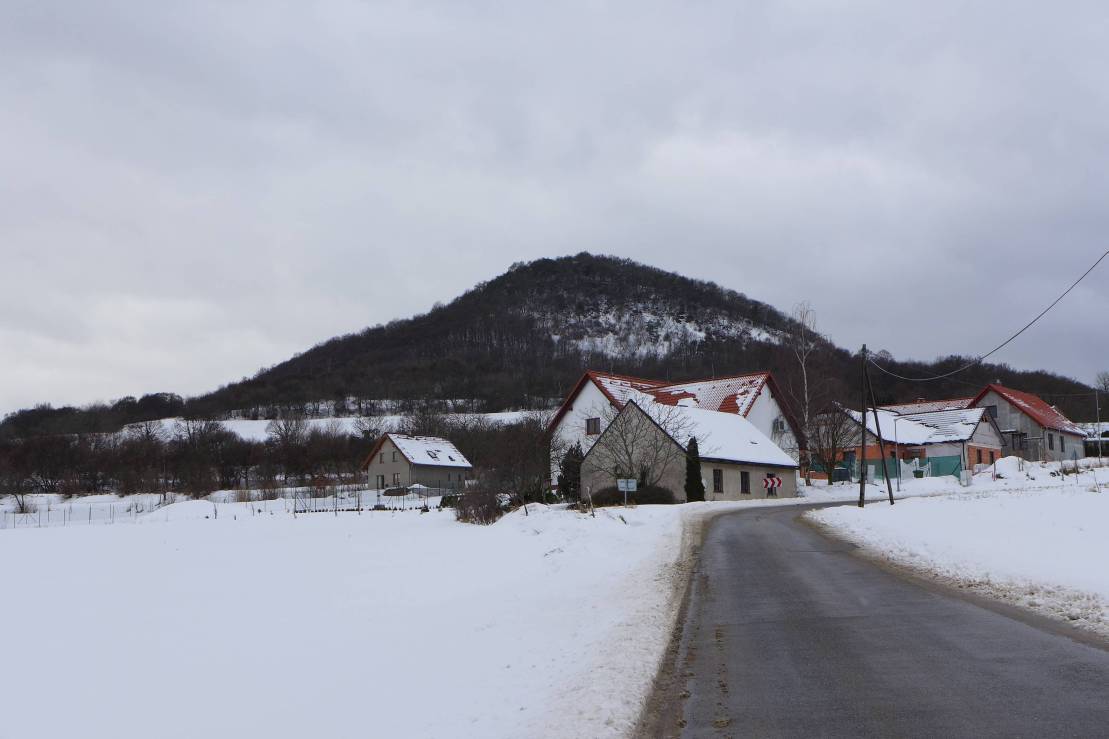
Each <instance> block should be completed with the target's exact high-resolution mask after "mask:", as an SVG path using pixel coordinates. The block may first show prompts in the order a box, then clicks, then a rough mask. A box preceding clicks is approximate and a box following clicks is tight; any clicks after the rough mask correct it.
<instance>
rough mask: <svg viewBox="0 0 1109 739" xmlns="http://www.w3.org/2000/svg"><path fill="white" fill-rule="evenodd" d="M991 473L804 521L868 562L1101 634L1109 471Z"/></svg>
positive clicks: (1009, 466)
mask: <svg viewBox="0 0 1109 739" xmlns="http://www.w3.org/2000/svg"><path fill="white" fill-rule="evenodd" d="M1087 463H1088V462H1087ZM998 468H999V470H1001V471H1002V473H1003V474H1005V475H1006V477H1005V478H1004V479H1000V480H997V481H993V480H989V479H987V480H984V481H983V480H979V481H976V485H975V486H974V487H973V488H971V489H969V490H966V491H964V492H960V493H957V494H954V495H947V496H943V497H935V498H923V499H918V500H907V501H904V502H902V503H899V504H898V505H895V506H892V507H891V506H868V507H867V508H865V509H859V508H855V507H842V508H834V509H828V510H822V511H814V512H811V513H809V514H807V515H808V516H809V517H810V518H811V519H812V520H814V521H816V522H818V523H820V524H822V525H824V526H826V527H828V528H829V529H830V530H831V531H832V532H833V533H835V534H837V535H840V536H843V537H845V538H847V539H849V540H851V541H853V542H855V543H857V544H859V545H861V546H862V547H863V548H864V550H866V551H867V552H868V553H870V554H872V555H875V556H880V557H885V558H888V559H890V560H892V561H894V562H896V563H898V564H901V565H905V566H908V567H911V568H913V569H914V570H917V571H919V572H922V573H924V574H927V575H929V576H932V577H935V578H938V579H941V580H943V581H946V582H950V583H953V584H956V585H958V586H960V587H967V588H970V589H972V590H974V591H976V592H979V593H981V594H984V595H988V596H990V597H994V598H1000V599H1003V600H1006V601H1008V602H1011V603H1014V604H1016V605H1020V606H1022V607H1025V608H1029V609H1032V610H1034V611H1037V612H1039V613H1042V614H1044V615H1048V616H1051V617H1053V618H1058V619H1062V620H1066V621H1069V622H1071V623H1073V624H1074V625H1076V626H1081V627H1083V628H1087V629H1090V630H1093V631H1096V632H1099V633H1101V634H1103V635H1105V636H1109V568H1107V567H1106V566H1105V563H1106V562H1109V468H1100V469H1088V470H1087V471H1085V472H1082V473H1081V474H1079V475H1068V476H1065V477H1058V476H1052V475H1051V474H1050V473H1051V471H1052V470H1054V469H1056V468H1057V466H1050V465H1048V466H1040V465H1025V469H1024V470H1019V469H1017V464H1016V460H1015V459H1012V458H1010V459H1006V460H1002V461H1001V462H999V463H998ZM1095 475H1096V478H1095ZM1099 491H1100V492H1099Z"/></svg>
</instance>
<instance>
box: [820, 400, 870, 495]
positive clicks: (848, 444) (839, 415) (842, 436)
mask: <svg viewBox="0 0 1109 739" xmlns="http://www.w3.org/2000/svg"><path fill="white" fill-rule="evenodd" d="M858 429H859V426H858V424H857V423H856V422H855V421H854V420H853V419H852V418H851V417H850V416H848V415H847V413H845V412H844V410H843V409H842V408H840V407H839V406H838V405H835V404H832V405H829V406H828V407H826V408H824V409H823V411H822V412H821V413H816V414H814V415H813V417H812V424H811V431H810V434H809V455H810V457H811V458H813V459H815V460H816V461H817V462H818V463H819V464H820V466H821V467H822V468H823V469H824V471H825V472H826V473H827V474H828V482H829V483H831V482H832V481H833V479H834V475H835V469H836V464H837V463H838V462H839V461H840V458H841V457H842V456H843V453H844V452H845V451H846V450H847V449H848V448H854V446H855V444H856V443H857V442H858V437H859V431H858Z"/></svg>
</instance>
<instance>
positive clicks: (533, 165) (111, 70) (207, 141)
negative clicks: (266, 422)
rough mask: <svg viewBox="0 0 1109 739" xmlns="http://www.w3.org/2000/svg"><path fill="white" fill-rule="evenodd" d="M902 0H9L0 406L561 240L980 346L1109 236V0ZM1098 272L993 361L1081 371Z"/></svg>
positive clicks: (345, 317)
mask: <svg viewBox="0 0 1109 739" xmlns="http://www.w3.org/2000/svg"><path fill="white" fill-rule="evenodd" d="M904 5H905V4H903V3H889V2H882V1H875V2H777V3H766V2H735V1H734V0H732V1H730V2H691V1H689V0H686V1H684V2H673V3H668V2H662V3H660V2H650V1H649V0H637V1H636V2H633V3H619V2H610V3H605V2H584V3H571V2H564V3H534V4H533V3H523V2H519V3H492V2H490V3H481V2H479V3H467V2H461V1H460V0H451V1H449V2H443V3H418V2H406V3H396V4H391V3H372V2H371V3H361V2H320V3H300V2H290V3H276V2H257V3H253V2H236V3H229V2H212V3H204V2H188V3H151V2H142V1H139V0H136V1H135V2H113V1H111V0H101V1H100V2H97V3H74V2H56V1H50V0H0V14H2V17H0V68H2V69H3V70H4V72H3V74H0V99H2V100H3V103H2V104H0V134H2V136H0V169H2V171H3V173H4V174H3V176H2V177H0V257H2V258H0V280H2V283H0V288H2V289H0V412H3V411H11V410H14V409H16V408H18V407H22V406H27V405H30V404H33V403H38V402H52V403H54V404H60V403H86V402H90V401H94V400H106V399H112V398H116V397H119V396H121V395H126V394H134V395H139V394H141V393H145V392H151V391H159V390H169V391H175V392H180V393H182V394H195V393H199V392H203V391H207V390H210V389H214V388H215V387H216V386H218V385H220V384H222V383H224V382H228V381H231V380H235V379H238V378H240V377H242V376H244V375H249V374H253V372H254V371H255V370H256V369H257V368H258V367H260V366H263V365H270V364H274V363H276V362H279V361H281V360H283V359H285V358H287V357H288V356H289V355H291V354H292V353H294V352H296V351H300V350H303V349H306V348H307V347H309V346H310V345H312V344H314V343H316V342H318V341H320V340H323V339H326V338H329V337H331V336H333V335H336V334H340V333H345V332H349V331H352V330H357V329H360V328H362V327H364V326H367V325H371V324H375V323H378V322H382V321H387V320H389V319H392V318H396V317H405V316H408V315H411V314H412V313H415V312H419V311H424V310H426V309H427V308H429V307H430V306H431V305H432V304H433V303H435V302H437V301H443V302H446V301H447V300H449V299H451V298H453V297H455V296H457V295H458V294H460V293H462V292H463V291H465V290H466V289H467V288H469V287H471V286H472V285H473V284H474V283H475V282H477V281H479V280H484V279H489V278H491V277H493V276H495V275H497V274H499V273H500V272H502V271H504V269H505V268H506V267H507V266H508V265H509V264H511V263H512V262H515V261H518V260H527V259H533V258H538V257H543V256H557V255H563V254H572V253H576V252H578V251H582V250H587V251H592V252H595V253H609V254H616V255H620V256H626V257H630V258H633V259H636V260H639V261H642V262H645V263H648V264H652V265H655V266H658V267H662V268H664V269H668V270H673V271H676V272H680V273H682V274H685V275H688V276H691V277H699V278H706V279H711V280H714V281H716V282H719V283H720V284H722V285H724V286H727V287H730V288H734V289H736V290H739V291H741V292H744V293H746V294H748V295H750V296H752V297H755V298H758V299H761V300H764V301H766V302H768V303H771V304H773V305H775V306H777V307H779V308H781V309H783V310H788V309H789V308H790V306H792V305H793V304H794V303H795V302H797V301H799V300H802V299H807V300H809V301H811V302H812V303H813V305H814V306H815V308H816V310H817V314H818V319H819V322H820V326H821V328H822V329H823V330H824V331H825V332H826V333H828V334H829V335H830V336H831V337H832V338H833V339H834V340H836V341H837V342H838V343H840V344H841V345H844V346H847V347H851V348H855V347H857V346H858V345H859V344H861V343H862V342H864V341H865V342H866V343H868V344H869V345H870V346H871V347H872V348H875V349H888V350H889V351H891V352H893V353H894V354H896V355H898V356H900V357H922V358H932V357H935V356H937V355H940V354H949V353H962V354H975V353H980V352H982V351H984V350H985V349H988V348H990V347H992V346H993V345H994V344H996V343H997V342H998V341H1000V340H1001V339H1002V338H1004V337H1005V336H1007V335H1008V334H1009V333H1011V332H1012V331H1013V330H1015V329H1016V328H1018V327H1019V326H1020V325H1023V324H1024V323H1025V322H1026V321H1027V320H1029V319H1030V318H1032V317H1033V316H1034V315H1035V314H1036V313H1038V312H1039V310H1041V309H1042V307H1043V306H1044V305H1046V304H1047V303H1048V302H1050V301H1051V300H1052V299H1053V298H1054V297H1055V295H1057V294H1058V293H1059V292H1060V291H1061V290H1062V289H1063V288H1065V287H1066V286H1067V285H1069V284H1070V282H1072V281H1073V280H1074V279H1075V278H1076V277H1077V276H1078V275H1079V274H1080V273H1081V272H1082V271H1083V270H1085V269H1086V267H1088V266H1089V264H1090V263H1091V262H1092V261H1093V260H1094V259H1096V257H1097V255H1099V254H1101V253H1102V252H1103V251H1104V250H1105V249H1106V248H1107V246H1106V245H1107V243H1109V239H1107V238H1106V234H1109V207H1107V206H1106V196H1107V193H1109V181H1107V180H1109V85H1107V84H1106V76H1105V75H1106V69H1109V11H1107V10H1106V9H1105V6H1104V4H1103V3H1097V2H1090V3H1063V4H1050V3H1032V2H1027V3H1025V2H1012V1H1011V0H1010V1H1008V2H977V3H965V2H957V3H955V2H942V1H933V2H929V3H917V4H916V5H918V6H920V7H918V8H917V9H915V10H907V9H906V8H905V7H904ZM1107 261H1109V260H1107ZM863 273H865V275H866V279H865V284H864V281H863V279H862V278H861V275H862V274H863ZM1107 288H1109V264H1105V263H1103V265H1102V267H1101V268H1100V269H1099V270H1098V271H1097V272H1095V273H1093V274H1092V275H1091V276H1090V277H1089V278H1088V279H1087V281H1086V282H1085V283H1083V285H1082V286H1080V288H1079V289H1077V290H1076V291H1075V292H1073V293H1072V294H1071V295H1070V296H1069V297H1068V298H1067V299H1066V300H1065V301H1064V302H1063V303H1062V304H1061V305H1060V306H1059V308H1057V309H1056V310H1055V311H1054V312H1052V313H1051V314H1049V316H1048V317H1047V318H1045V319H1044V320H1043V321H1042V322H1041V323H1040V324H1038V325H1037V326H1036V327H1035V328H1034V329H1033V330H1032V331H1030V332H1029V333H1028V334H1026V335H1025V336H1024V337H1022V338H1021V339H1020V340H1018V342H1016V343H1014V344H1013V345H1011V346H1010V347H1009V348H1007V349H1006V350H1004V351H1003V353H1002V354H1000V355H999V356H998V359H999V360H1001V361H1006V362H1009V363H1010V364H1012V365H1014V366H1018V367H1024V368H1040V367H1043V368H1048V369H1052V370H1055V371H1058V372H1061V373H1064V374H1068V375H1071V376H1074V377H1077V378H1079V379H1081V380H1084V381H1087V382H1090V381H1092V380H1093V378H1094V375H1095V373H1096V372H1097V371H1098V370H1102V369H1107V368H1109V322H1107V317H1109V289H1107Z"/></svg>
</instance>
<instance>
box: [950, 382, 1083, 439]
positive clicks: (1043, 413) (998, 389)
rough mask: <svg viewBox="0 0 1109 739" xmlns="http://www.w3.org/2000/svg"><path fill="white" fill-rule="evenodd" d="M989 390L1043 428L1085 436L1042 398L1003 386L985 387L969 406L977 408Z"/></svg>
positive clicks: (990, 385) (992, 384) (991, 385)
mask: <svg viewBox="0 0 1109 739" xmlns="http://www.w3.org/2000/svg"><path fill="white" fill-rule="evenodd" d="M991 390H993V391H994V392H995V393H997V394H998V395H1000V396H1001V397H1003V398H1005V399H1006V400H1008V401H1009V402H1010V403H1012V404H1013V406H1014V407H1016V408H1018V409H1019V410H1020V411H1021V412H1022V413H1024V414H1025V415H1027V416H1030V417H1031V418H1032V420H1034V421H1035V422H1036V423H1038V424H1040V425H1041V426H1043V427H1044V428H1049V429H1055V430H1056V431H1065V432H1066V433H1068V434H1076V435H1078V436H1085V435H1086V432H1085V431H1083V430H1082V429H1081V428H1080V427H1079V426H1078V425H1076V424H1075V423H1073V422H1072V421H1071V420H1070V419H1069V418H1067V417H1066V416H1064V415H1063V414H1062V413H1060V412H1059V411H1057V410H1056V409H1055V408H1053V407H1052V406H1050V405H1048V403H1047V401H1045V400H1044V399H1043V398H1041V397H1039V396H1038V395H1033V394H1032V393H1026V392H1022V391H1020V390H1013V389H1012V388H1009V387H1005V386H1004V385H997V384H994V383H991V384H989V385H986V387H985V388H984V389H983V390H982V392H980V393H978V395H976V396H975V397H974V400H973V401H971V405H974V406H977V405H978V403H979V401H981V400H982V398H984V397H985V396H986V393H988V392H989V391H991Z"/></svg>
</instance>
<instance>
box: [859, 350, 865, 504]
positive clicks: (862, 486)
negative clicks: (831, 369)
mask: <svg viewBox="0 0 1109 739" xmlns="http://www.w3.org/2000/svg"><path fill="white" fill-rule="evenodd" d="M859 375H860V378H861V382H860V383H859V384H860V390H861V392H860V397H861V398H862V405H861V406H860V407H861V409H862V414H861V415H860V416H859V420H860V421H861V423H860V424H859V426H860V428H861V430H860V432H859V433H860V436H859V508H862V507H863V506H864V505H866V344H863V351H862V369H861V371H860V372H859Z"/></svg>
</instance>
